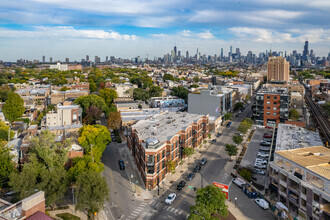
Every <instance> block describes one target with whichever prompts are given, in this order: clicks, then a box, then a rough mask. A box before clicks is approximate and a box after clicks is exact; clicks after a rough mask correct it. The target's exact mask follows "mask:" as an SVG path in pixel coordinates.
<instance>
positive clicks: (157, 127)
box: [132, 112, 204, 146]
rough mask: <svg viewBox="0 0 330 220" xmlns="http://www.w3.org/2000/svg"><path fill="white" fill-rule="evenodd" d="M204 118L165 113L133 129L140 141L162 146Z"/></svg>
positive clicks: (140, 123)
mask: <svg viewBox="0 0 330 220" xmlns="http://www.w3.org/2000/svg"><path fill="white" fill-rule="evenodd" d="M203 116H204V115H198V114H191V113H187V112H165V113H163V114H155V115H154V116H153V117H151V118H148V119H144V120H140V121H138V122H137V123H136V124H135V125H133V126H132V129H133V130H136V131H137V133H138V135H139V139H140V140H143V141H144V142H149V141H152V142H153V143H156V142H157V143H159V144H160V145H158V144H157V145H158V146H161V145H162V144H163V143H164V142H165V141H167V140H170V139H171V138H172V137H173V136H174V135H176V134H177V133H178V132H179V131H181V130H185V129H186V128H187V127H188V126H189V125H191V124H192V123H194V122H197V121H198V120H199V119H200V118H202V117H203Z"/></svg>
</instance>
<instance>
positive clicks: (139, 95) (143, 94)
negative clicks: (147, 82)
mask: <svg viewBox="0 0 330 220" xmlns="http://www.w3.org/2000/svg"><path fill="white" fill-rule="evenodd" d="M149 98H150V96H149V93H148V92H147V91H145V90H144V89H140V88H135V89H134V90H133V99H134V100H142V101H147V100H148V99H149Z"/></svg>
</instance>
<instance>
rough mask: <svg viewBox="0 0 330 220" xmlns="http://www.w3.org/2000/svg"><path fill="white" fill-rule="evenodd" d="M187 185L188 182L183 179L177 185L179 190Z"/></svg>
mask: <svg viewBox="0 0 330 220" xmlns="http://www.w3.org/2000/svg"><path fill="white" fill-rule="evenodd" d="M185 185H186V182H185V181H183V180H181V181H180V183H179V184H178V186H177V187H176V189H177V190H181V189H183V187H184V186H185Z"/></svg>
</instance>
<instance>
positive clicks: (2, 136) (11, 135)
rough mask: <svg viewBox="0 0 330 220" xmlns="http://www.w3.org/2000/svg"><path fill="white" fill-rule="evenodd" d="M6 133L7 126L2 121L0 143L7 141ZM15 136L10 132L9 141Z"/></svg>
mask: <svg viewBox="0 0 330 220" xmlns="http://www.w3.org/2000/svg"><path fill="white" fill-rule="evenodd" d="M8 131H9V126H7V125H6V124H5V123H4V122H3V121H0V141H2V140H8ZM14 135H15V132H14V131H10V139H12V138H13V137H14Z"/></svg>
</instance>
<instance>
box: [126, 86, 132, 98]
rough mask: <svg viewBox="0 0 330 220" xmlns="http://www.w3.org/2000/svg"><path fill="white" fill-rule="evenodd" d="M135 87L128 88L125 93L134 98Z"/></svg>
mask: <svg viewBox="0 0 330 220" xmlns="http://www.w3.org/2000/svg"><path fill="white" fill-rule="evenodd" d="M133 91H134V89H133V88H130V89H127V90H126V91H125V92H124V94H126V95H128V97H130V98H133Z"/></svg>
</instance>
